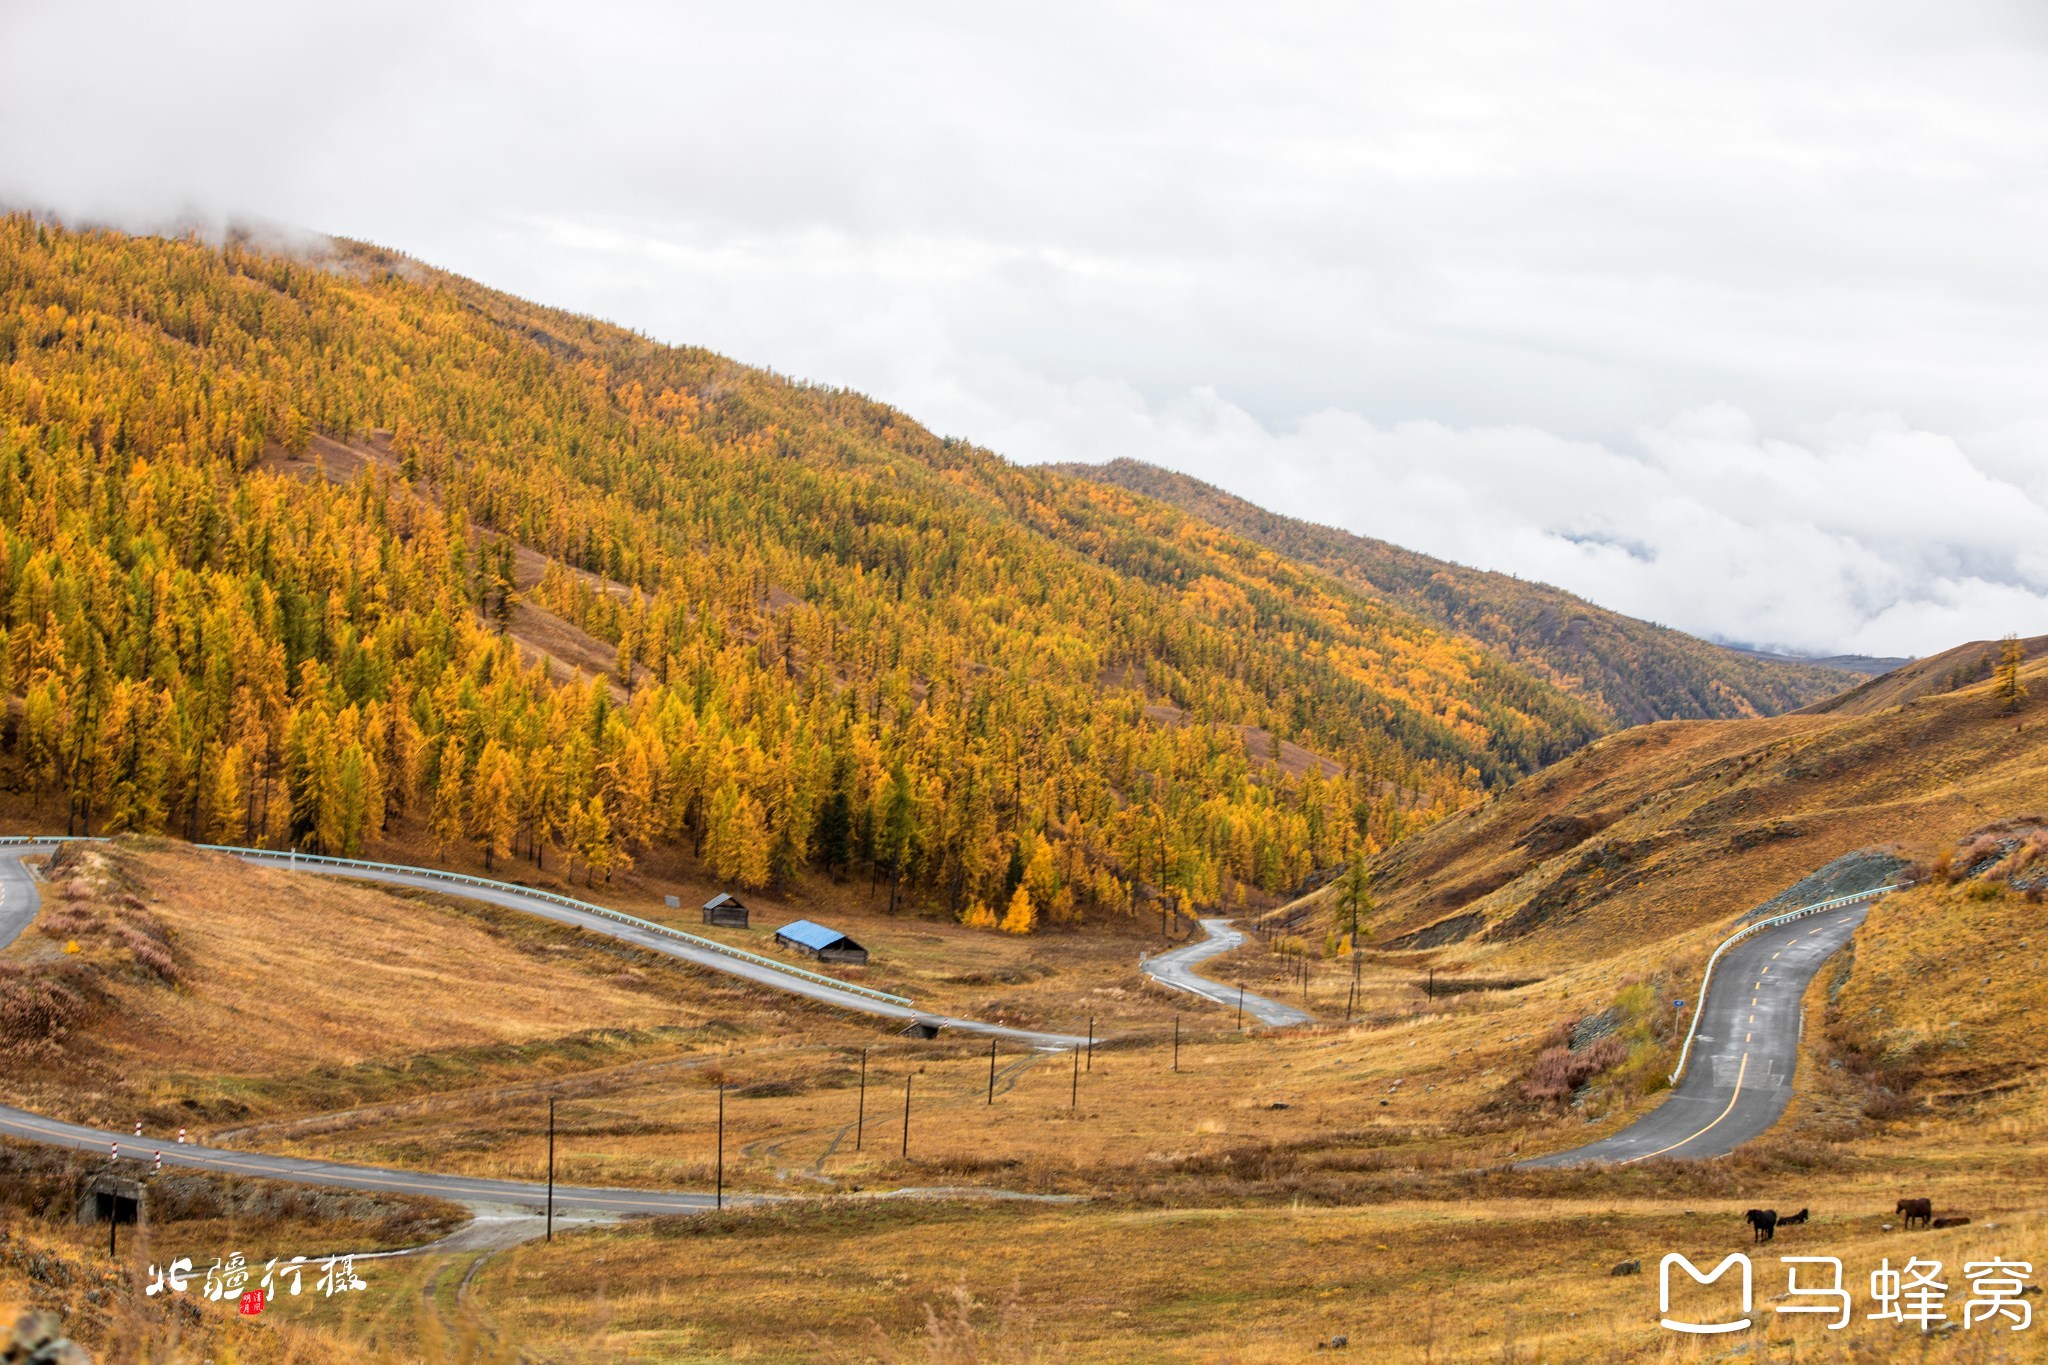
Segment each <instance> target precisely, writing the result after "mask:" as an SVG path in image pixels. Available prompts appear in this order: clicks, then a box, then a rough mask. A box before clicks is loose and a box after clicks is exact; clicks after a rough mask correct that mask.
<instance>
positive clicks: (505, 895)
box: [234, 849, 1088, 1052]
mask: <svg viewBox="0 0 2048 1365" xmlns="http://www.w3.org/2000/svg"><path fill="white" fill-rule="evenodd" d="M234 856H236V857H238V858H240V859H242V861H244V862H249V863H257V864H259V865H261V866H264V867H288V868H290V869H291V870H293V871H297V872H310V873H315V874H317V875H319V876H323V877H346V878H348V879H349V880H351V881H366V882H381V883H383V884H385V885H387V886H403V887H407V888H409V889H411V890H415V891H432V892H435V893H437V894H439V895H444V896H460V897H462V898H463V899H465V900H473V901H481V902H483V903H484V904H486V905H496V906H500V907H502V908H504V909H507V910H517V911H519V912H520V913H521V914H525V915H538V916H540V917H541V918H542V919H551V920H554V921H555V922H556V923H557V924H568V925H573V926H575V927H577V928H579V929H586V930H588V931H589V932H591V933H593V934H605V935H608V936H610V937H612V938H615V939H618V940H619V941H621V942H623V943H630V944H632V945H633V946H634V947H636V948H645V949H647V950H648V951H649V952H653V953H660V954H662V955H663V956H665V957H673V958H678V959H680V960H682V961H684V962H688V963H692V964H694V965H696V966H699V967H705V968H708V969H709V970H711V971H714V972H723V973H725V974H726V975H727V976H738V977H744V978H745V979H747V980H749V981H752V982H755V983H757V984H759V985H763V986H767V987H769V988H770V989H771V990H778V991H784V992H787V993H788V994H791V995H801V996H805V997H807V998H809V999H812V1000H816V1001H818V1002H820V1003H822V1004H826V1005H831V1006H833V1007H835V1008H837V1009H844V1010H854V1011H856V1012H858V1013H861V1014H873V1015H879V1016H880V1017H882V1018H885V1019H900V1020H902V1021H903V1022H904V1023H906V1024H908V1023H924V1024H936V1025H938V1026H939V1027H940V1028H944V1029H953V1030H956V1031H958V1032H961V1033H978V1034H981V1035H982V1036H983V1037H993V1038H1007V1039H1010V1040H1011V1041H1013V1042H1018V1043H1023V1044H1025V1045H1026V1046H1028V1047H1036V1048H1044V1049H1046V1050H1047V1051H1059V1052H1064V1051H1065V1050H1066V1049H1068V1048H1072V1047H1084V1046H1086V1045H1087V1042H1088V1040H1087V1039H1086V1038H1084V1037H1082V1036H1080V1035H1079V1034H1073V1033H1041V1032H1038V1031H1036V1030H1033V1029H1021V1028H1011V1027H1009V1026H1008V1025H1006V1024H990V1023H986V1022H984V1021H982V1020H979V1019H959V1018H954V1017H953V1016H951V1015H944V1014H932V1013H930V1012H928V1011H925V1010H920V1009H915V1008H913V1007H911V1006H908V1005H897V1004H891V1003H890V1002H889V1001H886V1000H876V999H873V998H872V997H870V996H865V995H861V994H858V993H856V992H854V991H847V990H836V989H834V988H833V987H831V986H829V985H826V984H824V983H823V982H819V981H812V980H810V979H808V978H806V977H801V976H794V975H791V974H790V973H788V972H779V971H777V970H776V969H775V968H773V967H771V966H767V965H765V964H763V963H758V962H748V961H746V960H745V959H743V958H737V957H727V956H726V955H725V954H723V953H719V952H714V951H712V950H711V949H709V948H697V947H693V946H692V945H690V944H688V943H685V942H682V941H680V940H678V939H673V938H670V937H668V936H667V935H665V934H660V933H656V932H654V931H653V930H650V929H641V928H637V927H636V926H634V925H631V924H622V923H620V922H619V921H617V920H614V919H607V918H605V917H604V916H603V915H593V914H591V913H590V912H588V911H586V910H577V909H575V908H573V907H571V906H566V905H563V904H561V903H560V902H557V901H552V900H547V899H544V898H543V897H540V896H527V895H522V894H520V892H519V891H518V889H517V888H515V887H509V886H504V887H498V886H476V885H473V884H470V883H467V882H458V881H452V880H450V879H449V878H447V877H443V876H437V875H436V874H435V873H433V872H432V871H429V870H427V869H424V868H422V869H421V870H419V871H417V872H404V871H398V870H395V869H391V868H367V867H346V866H337V865H335V864H331V863H315V862H309V861H306V860H304V859H298V860H294V859H292V858H291V856H290V855H289V854H285V853H271V852H266V851H260V850H254V849H251V850H248V851H246V852H237V853H236V854H235V855H234Z"/></svg>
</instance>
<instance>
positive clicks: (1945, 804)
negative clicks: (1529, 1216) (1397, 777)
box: [1323, 660, 2048, 965]
mask: <svg viewBox="0 0 2048 1365" xmlns="http://www.w3.org/2000/svg"><path fill="white" fill-rule="evenodd" d="M2022 676H2023V678H2024V679H2025V681H2026V683H2027V685H2028V687H2029V688H2030V690H2031V691H2032V693H2033V694H2034V696H2035V697H2036V698H2039V697H2043V696H2048V660H2036V661H2035V662H2034V663H2032V664H2030V665H2028V667H2027V669H2026V671H2025V672H2024V673H2023V675H2022ZM2043 705H2048V703H2041V702H2038V701H2037V702H2034V703H2031V704H2030V706H2029V707H2028V708H2027V709H2023V710H2022V711H2021V712H2020V713H2019V714H2018V715H2017V716H2015V715H2012V714H2009V713H2007V712H2006V711H2005V710H2004V708H2003V706H2002V704H2001V703H2000V702H1999V701H1998V700H1997V699H1996V698H1994V697H1993V696H1992V695H1991V687H1990V684H1988V683H1980V684H1976V685H1972V686H1968V687H1964V688H1960V689H1957V690H1953V691H1948V692H1942V693H1934V694H1929V695H1925V696H1922V697H1919V698H1918V699H1915V700H1910V701H1908V702H1906V703H1905V704H1903V705H1901V706H1897V707H1890V708H1886V709H1883V710H1880V711H1876V712H1872V713H1868V714H1860V713H1855V712H1847V713H1843V714H1827V715H1816V714H1798V715H1787V716H1777V717H1771V718H1767V719H1757V720H1744V721H1724V722H1701V721H1668V722H1663V723H1660V724H1656V725H1647V726H1641V727H1638V728H1636V729H1633V730H1628V731H1625V732H1623V733H1621V734H1618V735H1610V736H1608V737H1607V738H1605V739H1602V740H1600V741H1598V742H1597V743H1595V744H1592V745H1589V746H1588V747H1587V748H1585V749H1582V750H1581V751H1579V752H1578V753H1576V754H1574V755H1572V757H1570V758H1568V759H1566V760H1564V761H1563V762H1561V763H1558V764H1555V765H1553V766H1552V767H1550V768H1549V769H1546V770H1545V771H1543V772H1541V773H1538V774H1536V775H1535V776H1534V777H1531V778H1527V779H1525V780H1523V781H1521V782H1519V783H1517V784H1515V785H1514V786H1513V787H1511V788H1509V789H1508V790H1507V791H1505V792H1502V793H1499V794H1498V795H1496V796H1494V797H1491V798H1489V799H1488V800H1487V801H1485V802H1483V803H1481V804H1479V805H1477V806H1474V807H1471V808H1469V809H1467V810H1465V811H1462V812H1460V813H1459V814H1458V815H1456V816H1454V817H1451V818H1450V819H1447V820H1445V821H1443V822H1441V823H1439V824H1437V825H1436V826H1434V827H1432V828H1430V829H1428V830H1426V831H1424V832H1422V833H1421V834H1419V835H1417V836H1416V837H1414V838H1412V839H1409V840H1406V841H1404V842H1403V843H1401V844H1400V845H1398V846H1397V847H1395V848H1393V849H1391V850H1389V851H1388V852H1387V853H1386V854H1385V855H1383V856H1382V857H1381V858H1380V859H1379V860H1378V861H1377V863H1376V865H1375V866H1376V872H1377V878H1378V880H1377V888H1376V889H1377V892H1378V895H1379V901H1380V908H1379V912H1378V914H1377V915H1376V916H1375V918H1374V919H1373V921H1372V936H1373V938H1374V940H1375V941H1377V942H1379V943H1381V944H1383V945H1387V946H1392V947H1438V948H1441V949H1443V950H1444V952H1445V953H1447V954H1449V955H1450V956H1451V957H1452V958H1457V957H1469V958H1472V959H1473V960H1490V961H1497V962H1519V963H1523V964H1531V965H1533V964H1537V963H1551V964H1555V963H1560V962H1578V961H1586V960H1594V959H1599V958H1603V957H1606V956H1608V955H1611V954H1613V953H1615V952H1618V951H1621V950H1623V949H1625V948H1628V947H1631V946H1643V945H1648V944H1654V943H1657V942H1659V941H1661V940H1664V939H1667V938H1670V937H1672V936H1674V935H1691V934H1693V933H1694V932H1695V931H1698V930H1701V929H1706V928H1709V927H1714V928H1715V929H1716V932H1718V931H1719V926H1721V925H1724V924H1725V923H1727V921H1728V917H1730V916H1733V915H1737V914H1740V913H1742V912H1746V911H1749V910H1752V909H1754V908H1756V907H1757V906H1760V905H1762V904H1764V903H1765V902H1766V901H1769V900H1771V899H1772V898H1774V897H1778V896H1780V895H1781V894H1783V893H1785V892H1787V889H1788V888H1793V887H1794V886H1795V884H1798V883H1801V882H1802V879H1806V878H1808V877H1809V874H1812V873H1814V872H1816V870H1818V869H1822V868H1825V867H1828V866H1830V865H1831V864H1835V862H1836V860H1838V859H1843V858H1848V859H1849V861H1848V862H1847V863H1844V864H1841V865H1840V866H1837V867H1835V868H1834V871H1833V873H1832V874H1831V875H1830V876H1829V877H1826V878H1821V879H1818V880H1814V881H1809V882H1807V883H1806V884H1805V885H1804V886H1801V887H1800V888H1799V889H1798V890H1797V891H1796V892H1794V893H1793V894H1792V895H1790V896H1789V897H1788V898H1787V899H1788V900H1789V901H1791V902H1793V903H1797V902H1800V901H1804V900H1818V899H1822V898H1825V897H1826V896H1827V895H1829V894H1833V893H1838V892H1843V891H1849V890H1860V889H1863V888H1864V887H1865V886H1868V885H1872V884H1875V882H1876V881H1878V880H1881V879H1882V878H1883V876H1884V875H1886V873H1887V871H1888V870H1889V869H1891V868H1892V867H1894V866H1895V865H1896V864H1895V863H1894V862H1893V861H1891V858H1890V857H1889V856H1879V855H1877V854H1871V855H1870V856H1867V857H1866V856H1860V854H1861V851H1864V850H1871V849H1875V848H1881V847H1883V848H1890V849H1892V850H1894V853H1895V854H1896V856H1898V857H1903V858H1906V859H1918V860H1922V861H1932V860H1933V859H1935V857H1936V856H1937V854H1938V852H1939V850H1940V849H1941V848H1943V847H1946V846H1948V845H1949V844H1950V843H1952V841H1954V840H1956V839H1958V838H1961V837H1963V836H1964V835H1966V834H1968V833H1970V832H1971V831H1974V830H1978V829H1981V828H1983V827H1985V826H1987V825H1990V824H1992V823H1994V822H1996V821H2000V820H2006V819H2018V818H2020V817H2026V816H2032V817H2034V818H2035V819H2037V820H2038V819H2039V817H2040V815H2041V809H2042V805H2043V796H2044V794H2048V726H2044V725H2042V724H2040V723H2039V716H2040V714H2041V710H2042V707H2043ZM1785 908H1790V905H1789V904H1788V905H1786V907H1785ZM1323 913H1324V914H1325V915H1328V914H1329V913H1330V911H1329V910H1327V909H1325V910H1324V912H1323Z"/></svg>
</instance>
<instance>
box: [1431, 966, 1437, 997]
mask: <svg viewBox="0 0 2048 1365" xmlns="http://www.w3.org/2000/svg"><path fill="white" fill-rule="evenodd" d="M1429 998H1430V999H1432V1000H1434V999H1436V968H1434V967H1431V968H1430V969H1429Z"/></svg>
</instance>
